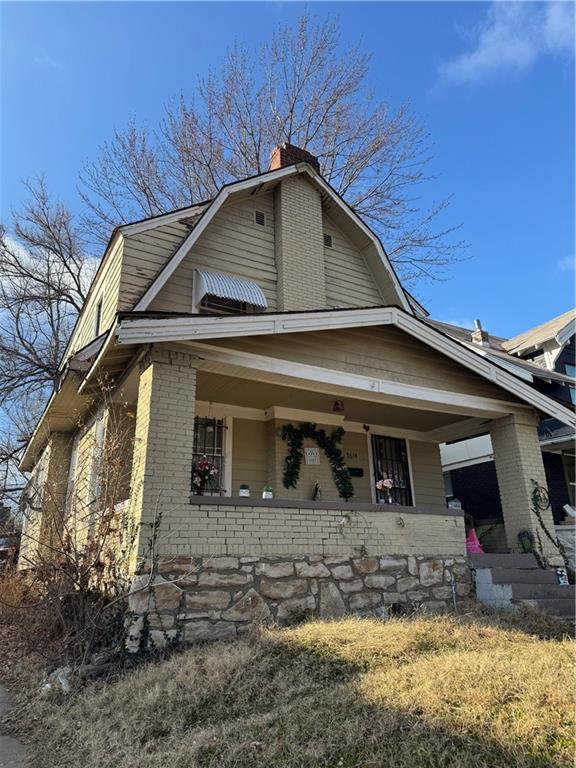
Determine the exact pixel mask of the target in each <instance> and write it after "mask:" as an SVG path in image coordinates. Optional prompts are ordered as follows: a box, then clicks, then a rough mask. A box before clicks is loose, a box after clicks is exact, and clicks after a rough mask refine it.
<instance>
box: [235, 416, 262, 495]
mask: <svg viewBox="0 0 576 768" xmlns="http://www.w3.org/2000/svg"><path fill="white" fill-rule="evenodd" d="M268 456H269V452H268V425H267V423H266V422H265V421H251V420H249V419H234V420H233V435H232V495H233V496H238V492H239V490H240V485H241V484H242V483H245V484H247V485H249V486H250V494H251V495H252V496H254V497H255V498H259V497H260V496H261V495H262V489H263V488H264V486H265V485H267V484H268Z"/></svg>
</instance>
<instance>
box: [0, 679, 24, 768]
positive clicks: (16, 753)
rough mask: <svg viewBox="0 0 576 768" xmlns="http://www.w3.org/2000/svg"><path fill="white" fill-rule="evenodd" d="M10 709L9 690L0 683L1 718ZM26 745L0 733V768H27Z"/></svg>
mask: <svg viewBox="0 0 576 768" xmlns="http://www.w3.org/2000/svg"><path fill="white" fill-rule="evenodd" d="M9 709H10V698H9V696H8V691H7V690H6V688H4V686H3V685H0V720H1V719H2V718H3V717H4V715H6V714H7V713H8V710H9ZM27 765H28V760H27V759H26V747H25V746H24V744H22V742H21V741H18V739H15V738H13V737H12V736H5V735H4V734H2V733H0V768H26V766H27Z"/></svg>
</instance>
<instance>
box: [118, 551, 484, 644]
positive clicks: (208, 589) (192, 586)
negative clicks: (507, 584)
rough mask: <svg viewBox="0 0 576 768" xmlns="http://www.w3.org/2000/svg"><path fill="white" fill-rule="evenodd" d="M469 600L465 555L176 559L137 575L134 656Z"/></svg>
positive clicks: (435, 608) (132, 639) (131, 634)
mask: <svg viewBox="0 0 576 768" xmlns="http://www.w3.org/2000/svg"><path fill="white" fill-rule="evenodd" d="M453 584H454V592H455V594H456V599H461V598H463V597H465V596H467V595H468V594H469V590H470V571H469V568H468V565H467V563H466V559H465V558H464V557H462V556H450V557H448V556H432V557H430V556H428V557H425V556H415V555H406V556H402V555H379V556H376V555H374V556H363V557H345V556H342V555H340V556H326V555H313V556H312V555H301V556H284V557H266V556H260V555H254V556H239V557H235V556H229V555H228V556H214V557H192V558H183V557H176V558H172V559H170V560H169V561H166V562H164V563H160V565H159V566H158V569H157V573H155V574H154V575H153V576H150V574H147V573H141V574H138V575H137V576H136V577H135V578H134V581H133V584H132V591H131V594H130V599H129V604H130V612H131V625H130V628H129V639H128V649H129V650H131V651H136V650H138V648H139V647H141V646H142V645H150V644H153V645H155V646H157V647H161V646H164V645H166V644H168V643H170V642H175V643H177V642H185V643H194V642H198V641H206V640H222V639H230V638H234V637H238V636H240V635H241V634H243V633H244V632H246V631H247V630H248V629H249V627H250V625H252V624H255V623H277V624H286V623H290V622H293V621H296V620H299V619H302V618H305V617H308V616H321V617H338V616H343V615H344V614H347V613H355V614H361V615H376V616H380V617H387V616H388V615H390V614H391V613H401V612H411V611H415V610H423V611H426V612H436V611H444V610H452V606H453V602H452V601H453V586H452V585H453Z"/></svg>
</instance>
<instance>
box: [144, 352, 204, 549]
mask: <svg viewBox="0 0 576 768" xmlns="http://www.w3.org/2000/svg"><path fill="white" fill-rule="evenodd" d="M195 414H196V368H195V358H194V357H193V356H192V355H189V354H187V353H185V352H184V353H183V352H177V351H173V350H170V349H164V348H162V347H153V348H152V350H151V351H150V353H149V354H148V355H146V357H145V358H144V360H143V361H142V363H141V366H140V383H139V387H138V404H137V409H136V431H135V442H134V461H133V465H132V478H131V483H130V487H131V495H130V507H131V512H132V516H133V519H134V521H135V522H142V523H143V524H144V527H143V528H142V531H141V534H140V547H139V549H140V551H142V549H143V547H144V546H145V543H146V540H147V539H148V537H149V535H150V529H149V528H148V527H147V526H146V523H151V522H152V521H153V520H154V517H155V514H156V512H157V510H158V511H160V512H162V525H161V531H162V532H163V533H164V534H165V533H166V532H167V531H170V533H173V532H174V533H176V532H177V531H176V528H177V526H178V519H180V520H181V521H182V524H184V521H183V520H182V516H181V515H179V511H181V510H182V508H183V507H184V506H185V505H188V503H189V497H190V491H191V467H192V450H193V445H194V417H195Z"/></svg>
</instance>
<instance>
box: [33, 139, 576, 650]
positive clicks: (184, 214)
mask: <svg viewBox="0 0 576 768" xmlns="http://www.w3.org/2000/svg"><path fill="white" fill-rule="evenodd" d="M481 350H482V348H481V347H480V346H478V347H477V348H470V346H469V345H467V344H465V343H462V342H461V341H460V340H458V339H455V338H453V337H451V336H450V335H449V334H447V333H446V332H444V331H443V330H442V329H441V328H439V327H437V326H436V325H435V324H434V323H432V322H430V321H429V320H428V318H427V316H426V313H425V311H424V310H423V309H422V307H420V305H419V304H418V303H417V302H416V301H415V300H414V299H412V297H411V296H410V295H409V294H408V293H407V292H406V291H405V290H404V288H403V287H402V285H401V283H400V281H399V279H398V277H397V275H396V274H395V272H394V269H393V267H392V265H391V264H390V261H389V260H388V258H387V256H386V253H385V251H384V248H383V247H382V244H381V243H380V241H379V239H378V238H377V237H376V236H375V234H374V233H373V232H372V231H371V230H370V228H369V227H368V226H367V225H366V223H365V222H363V221H362V220H361V218H360V217H359V216H358V215H357V214H356V213H355V212H354V211H353V210H352V209H351V208H350V207H349V206H348V205H347V204H346V203H345V201H344V200H343V199H342V198H341V197H339V195H338V194H337V193H336V192H335V191H334V190H333V189H332V188H331V187H330V185H329V184H328V183H327V182H326V181H325V180H324V179H323V178H322V176H321V174H320V172H319V166H318V162H317V160H316V158H315V157H313V156H312V155H310V154H309V153H308V152H306V151H304V150H301V149H299V148H297V147H293V146H291V145H283V146H281V147H278V148H276V149H275V150H274V152H273V153H272V156H271V165H270V170H269V171H268V172H266V173H262V174H260V175H258V176H255V177H253V178H248V179H244V180H241V181H238V182H234V183H231V184H228V185H226V186H224V187H223V188H222V189H221V190H220V192H219V193H218V194H217V195H216V197H215V198H214V199H213V200H210V201H207V202H202V203H199V204H198V205H194V206H190V207H187V208H184V209H181V210H177V211H173V212H171V213H167V214H165V215H161V216H156V217H154V218H150V219H146V220H143V221H138V222H135V223H132V224H128V225H124V226H121V227H118V228H117V229H115V230H114V232H113V233H112V236H111V239H110V242H109V244H108V247H107V249H106V251H105V254H104V257H103V259H102V262H101V264H100V268H99V270H98V272H97V274H96V276H95V278H94V281H93V284H92V287H91V289H90V292H89V295H88V298H87V301H86V304H85V306H84V308H83V310H82V312H81V314H80V317H79V319H78V322H77V325H76V327H75V329H74V332H73V333H72V336H71V338H70V342H69V345H68V348H67V351H66V354H65V356H64V360H63V361H62V368H61V375H60V380H59V385H58V387H57V388H56V390H55V392H54V394H53V395H52V397H51V399H50V401H49V403H48V405H47V407H46V410H45V412H44V414H43V416H42V418H41V420H40V423H39V424H38V427H37V428H36V430H35V432H34V434H33V436H32V438H31V440H30V442H29V444H28V446H27V449H26V452H25V455H24V457H23V459H22V464H21V467H22V469H23V470H24V471H27V472H30V473H31V477H32V481H33V482H32V485H33V486H34V488H35V490H33V492H35V493H36V494H37V502H38V503H37V504H36V505H35V508H40V512H38V513H37V514H36V515H32V516H31V518H30V522H29V523H28V526H27V528H28V530H29V531H32V532H33V534H34V535H32V536H29V539H28V544H24V545H23V551H22V555H21V563H26V562H32V561H33V559H34V552H35V551H37V549H38V547H41V546H42V544H43V542H44V541H45V540H46V537H49V536H50V531H51V530H54V526H58V525H63V524H65V523H66V521H67V519H69V517H70V515H73V514H74V512H73V510H72V511H71V505H70V498H71V497H73V496H74V494H76V495H77V496H78V495H80V496H81V497H82V498H83V499H84V501H85V502H86V507H87V509H90V506H91V505H93V504H97V502H98V499H99V498H100V496H101V494H102V493H103V490H102V483H101V482H98V480H97V469H98V463H99V461H101V457H102V451H103V447H104V446H105V445H106V443H107V435H108V432H109V431H110V425H111V424H113V423H117V422H118V420H119V417H118V413H119V412H120V411H122V409H124V410H125V412H126V414H127V416H128V418H125V419H124V424H125V444H124V448H123V451H122V453H123V456H124V458H125V460H126V463H127V467H128V470H127V477H126V478H123V479H121V481H120V482H118V483H117V484H115V488H116V489H117V491H116V497H115V499H114V503H115V504H116V505H117V509H118V514H119V515H120V514H122V515H125V516H126V517H125V518H123V519H127V520H129V521H130V523H131V524H133V525H134V530H135V531H136V532H137V533H136V541H135V545H134V552H135V554H134V556H133V557H132V558H131V559H130V569H131V573H132V575H133V580H132V593H131V601H130V602H131V610H132V613H133V615H134V626H133V632H132V639H133V641H134V642H137V638H138V632H140V631H141V629H142V627H143V626H144V623H145V617H147V618H146V621H147V626H148V627H149V628H151V632H152V636H153V638H154V639H155V641H156V642H164V641H165V639H166V638H169V637H174V636H178V634H179V633H180V635H181V634H184V637H185V639H186V640H187V641H194V640H202V639H210V638H221V637H232V636H235V635H237V634H238V633H240V632H242V631H243V630H244V629H245V628H246V627H247V626H248V624H249V623H250V622H251V621H254V620H262V619H267V618H270V617H272V618H274V619H275V620H277V621H284V620H288V619H290V618H291V617H293V616H298V615H303V614H306V613H319V614H320V615H340V614H342V613H344V612H346V611H360V612H363V611H364V612H365V611H373V612H376V613H377V614H381V615H385V614H387V613H388V611H390V610H403V609H405V608H406V607H407V606H409V605H416V606H423V607H424V608H425V609H427V610H436V609H440V608H442V607H443V606H445V605H447V604H448V605H452V602H453V600H456V599H460V598H461V597H462V596H465V595H466V594H467V592H468V589H469V581H470V573H469V568H468V565H467V562H466V557H465V556H466V549H465V525H464V517H463V515H462V512H461V510H457V509H450V508H448V507H447V505H446V498H445V492H444V484H443V473H442V464H441V460H440V449H439V446H440V444H441V443H445V442H448V441H450V440H454V439H461V438H466V437H469V436H474V435H479V434H487V433H489V434H491V435H492V440H493V446H494V456H495V464H496V470H497V474H498V482H499V486H500V492H501V496H502V509H503V515H504V520H505V524H506V535H507V542H508V547H509V549H510V550H517V549H518V547H519V543H518V538H517V534H518V531H519V530H521V529H526V528H528V529H530V530H534V529H535V528H536V527H537V525H538V523H537V521H536V519H535V518H534V516H533V515H532V513H531V512H530V499H531V493H532V481H533V480H536V481H537V482H538V483H539V484H542V485H543V484H545V481H546V480H545V473H544V467H543V463H542V455H541V452H540V446H539V436H538V426H539V424H540V422H541V420H542V419H543V418H554V419H557V420H558V421H560V422H562V423H564V424H567V425H569V426H571V427H573V426H574V415H573V413H572V410H571V409H569V408H568V407H567V406H566V404H564V403H562V402H561V401H559V400H558V399H557V398H556V397H554V396H553V395H552V394H546V393H545V392H543V391H542V390H541V389H540V387H539V383H538V382H537V381H536V380H535V379H534V380H532V379H530V378H529V377H527V376H525V375H523V374H522V372H521V366H512V367H511V366H510V365H509V364H507V363H506V362H505V361H503V360H500V359H498V358H492V357H488V356H486V355H485V354H479V351H481ZM103 382H105V386H104V387H103ZM103 389H104V392H103ZM120 420H122V419H120ZM126 425H127V426H126ZM203 457H206V460H207V461H208V467H209V468H210V469H209V471H208V480H207V481H206V482H204V481H203V479H202V477H203V476H201V468H199V462H200V461H202V459H203ZM193 466H194V471H193ZM379 481H382V482H379ZM377 483H378V484H379V486H380V487H379V488H377V485H376V484H377ZM247 494H249V495H247ZM91 525H93V521H92V518H91V517H90V514H87V516H86V520H85V529H86V535H87V536H89V535H90V526H91ZM152 528H154V529H155V530H157V531H158V533H157V540H156V541H155V544H154V558H153V559H149V558H148V556H147V555H146V553H147V552H148V551H149V542H150V538H151V534H150V531H151V530H152ZM544 547H545V548H546V551H547V552H548V553H549V554H550V556H551V558H552V560H551V562H552V561H553V558H554V557H555V556H556V555H557V552H556V551H555V549H554V548H553V547H551V545H550V544H549V543H548V542H546V541H545V542H544Z"/></svg>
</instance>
